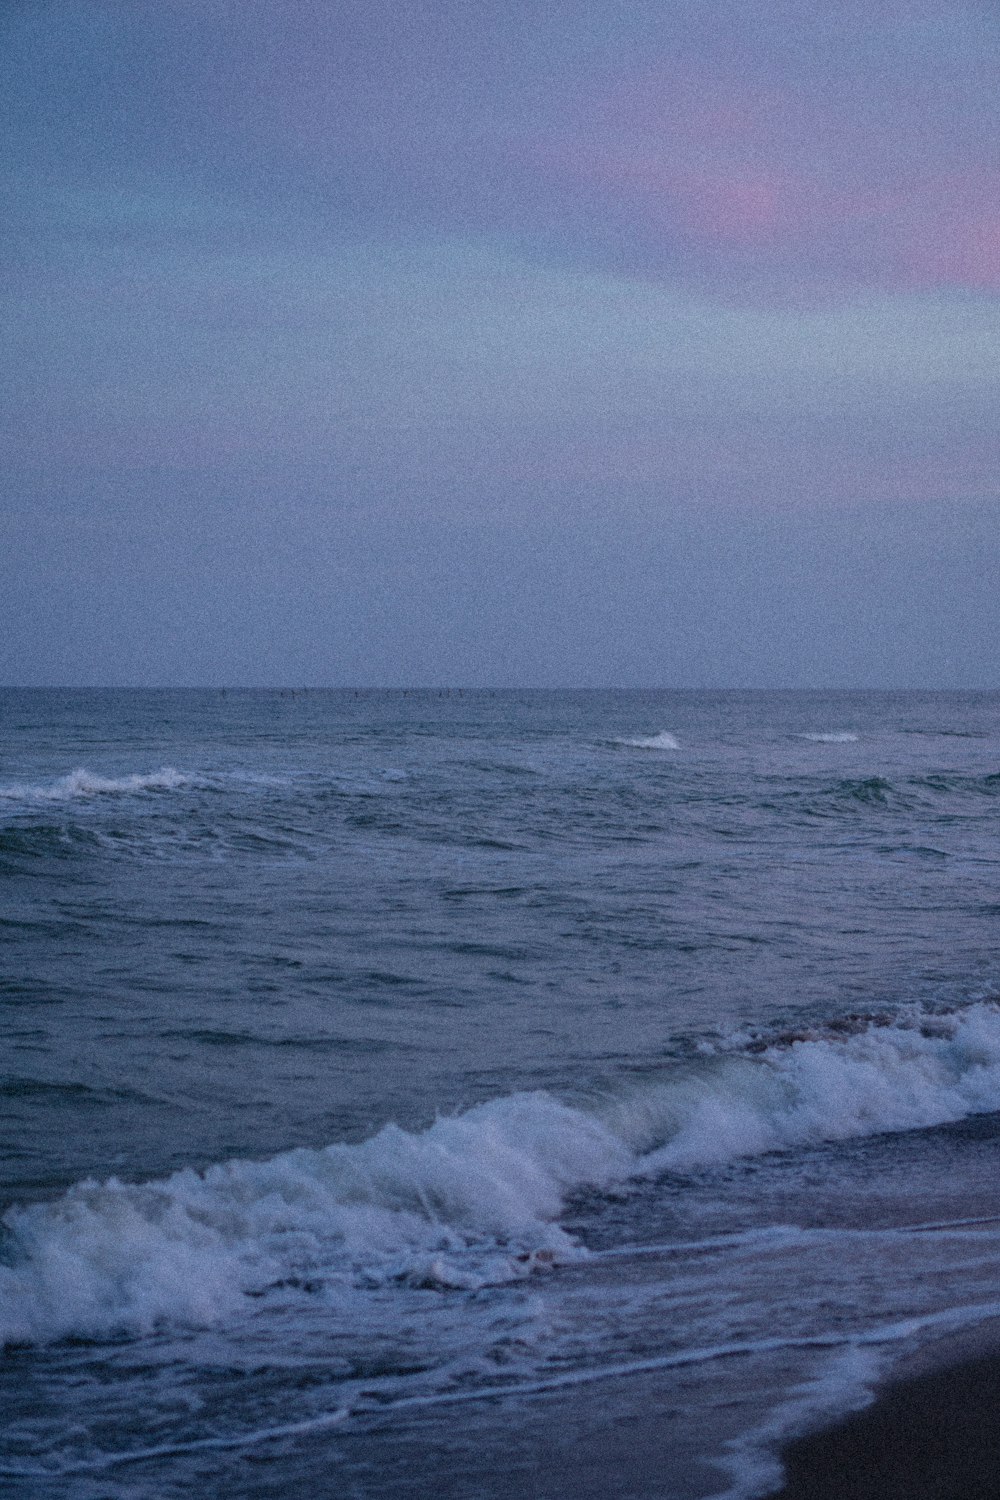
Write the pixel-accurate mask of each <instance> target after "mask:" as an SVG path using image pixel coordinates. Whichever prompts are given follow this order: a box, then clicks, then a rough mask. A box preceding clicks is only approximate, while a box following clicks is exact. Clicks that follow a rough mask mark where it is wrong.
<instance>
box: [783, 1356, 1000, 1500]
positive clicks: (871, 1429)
mask: <svg viewBox="0 0 1000 1500" xmlns="http://www.w3.org/2000/svg"><path fill="white" fill-rule="evenodd" d="M998 1414H1000V1355H996V1354H991V1355H980V1356H977V1357H976V1358H973V1359H968V1360H965V1361H963V1362H962V1363H960V1364H955V1365H949V1366H946V1367H944V1368H939V1369H935V1370H931V1371H928V1372H925V1373H922V1374H919V1375H915V1376H913V1377H912V1378H910V1379H907V1380H901V1381H898V1382H894V1383H893V1384H891V1385H888V1386H886V1387H885V1389H884V1390H883V1391H882V1393H881V1394H880V1395H879V1396H878V1397H877V1399H876V1400H875V1402H874V1403H873V1404H872V1405H871V1406H870V1407H868V1408H867V1409H866V1410H865V1411H862V1412H857V1413H855V1414H854V1415H853V1416H851V1417H848V1418H846V1419H845V1420H844V1421H843V1422H841V1423H838V1424H837V1425H836V1426H834V1427H831V1428H828V1429H826V1430H825V1431H822V1432H818V1433H813V1434H811V1435H809V1436H808V1437H804V1438H800V1439H799V1440H797V1441H796V1442H794V1443H792V1444H791V1445H790V1446H789V1447H788V1449H786V1451H785V1454H784V1461H785V1465H786V1468H787V1474H788V1478H787V1482H786V1484H785V1487H784V1489H782V1490H781V1491H780V1492H779V1493H778V1496H776V1497H774V1500H996V1497H997V1495H998V1494H1000V1423H998V1421H997V1417H998Z"/></svg>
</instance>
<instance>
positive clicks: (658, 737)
mask: <svg viewBox="0 0 1000 1500" xmlns="http://www.w3.org/2000/svg"><path fill="white" fill-rule="evenodd" d="M618 743H619V745H629V746H631V747H632V749H634V750H679V749H680V748H681V747H680V743H679V741H678V740H677V738H676V736H675V735H672V734H670V733H669V731H668V730H666V729H661V730H660V733H659V734H649V735H643V736H639V737H637V738H635V739H627V740H619V741H618Z"/></svg>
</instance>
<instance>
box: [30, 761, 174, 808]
mask: <svg viewBox="0 0 1000 1500" xmlns="http://www.w3.org/2000/svg"><path fill="white" fill-rule="evenodd" d="M192 781H193V778H192V777H191V776H188V775H185V774H184V773H183V772H181V771H177V770H175V769H174V767H173V766H161V767H160V768H159V770H157V771H147V772H145V773H140V774H137V775H131V776H98V775H97V774H96V773H95V772H94V771H88V770H86V769H85V768H84V767H82V766H80V767H78V768H77V769H76V770H75V771H70V772H69V773H68V774H67V775H66V776H60V777H59V779H58V780H57V781H54V782H51V783H50V784H49V785H48V786H35V785H28V784H20V785H19V784H17V783H15V784H14V785H12V786H4V787H0V797H4V798H7V799H8V800H10V801H17V802H65V801H68V800H70V799H72V798H75V797H99V796H122V795H131V794H134V793H136V792H172V791H176V790H177V789H178V788H180V787H184V786H190V785H191V783H192Z"/></svg>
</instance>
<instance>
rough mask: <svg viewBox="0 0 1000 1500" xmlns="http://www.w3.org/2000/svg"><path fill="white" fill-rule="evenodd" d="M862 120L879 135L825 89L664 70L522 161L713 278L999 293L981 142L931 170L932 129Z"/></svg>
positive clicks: (997, 207) (992, 202)
mask: <svg viewBox="0 0 1000 1500" xmlns="http://www.w3.org/2000/svg"><path fill="white" fill-rule="evenodd" d="M875 113H876V117H877V118H878V120H879V121H880V128H878V129H876V128H875V123H874V120H873V119H872V118H869V119H868V120H862V119H861V118H859V117H856V115H855V114H854V113H853V112H852V101H851V100H849V99H847V98H844V99H843V100H837V99H836V98H835V97H831V94H830V92H829V91H827V93H826V95H825V96H824V97H823V98H822V99H811V98H810V97H809V96H808V95H807V94H805V93H804V92H803V91H802V90H801V89H791V88H788V89H786V90H784V91H782V90H781V89H779V88H778V87H776V86H775V85H774V84H768V85H767V86H760V87H757V86H755V85H754V84H753V82H752V81H746V80H733V79H719V78H699V77H695V76H693V75H692V74H690V73H689V72H686V71H685V70H683V69H669V70H664V71H661V72H660V73H658V74H657V75H656V76H655V77H649V76H647V77H644V78H641V79H637V80H635V81H633V82H632V83H627V82H623V83H621V84H619V85H618V86H617V87H616V88H615V89H614V90H613V91H611V92H610V93H608V94H607V95H606V96H605V97H604V98H602V99H600V100H598V101H597V102H596V103H594V104H593V105H592V106H591V107H590V108H589V109H588V110H587V111H586V112H585V113H584V115H583V117H582V118H577V119H576V120H574V121H572V122H570V123H569V128H567V129H566V130H564V131H562V132H560V134H559V135H558V136H555V137H549V138H547V139H542V140H540V141H537V142H536V144H535V148H534V155H535V159H536V162H537V163H538V164H540V165H541V166H542V168H543V170H544V171H547V172H548V173H550V174H553V175H555V176H556V177H558V178H559V179H560V180H561V182H562V183H563V185H566V184H572V183H573V182H575V183H577V184H578V185H579V187H580V188H582V189H583V190H584V191H585V192H586V193H587V194H588V195H589V196H590V197H591V199H592V200H596V201H595V204H594V211H595V212H597V213H600V212H601V211H602V207H603V211H605V212H607V213H609V214H612V215H613V216H614V220H615V222H616V223H618V224H620V225H621V226H622V229H623V232H624V233H625V234H627V233H628V230H629V228H630V227H631V228H633V229H634V230H635V232H636V233H637V234H639V235H640V236H642V237H643V239H644V241H645V242H646V243H648V242H649V241H650V240H654V241H655V240H656V239H659V240H660V242H661V243H662V245H663V248H664V255H665V259H669V260H671V261H673V262H676V258H677V256H678V254H680V255H681V256H683V257H686V258H687V259H688V260H689V262H690V263H691V264H692V265H693V266H695V267H696V268H697V267H698V266H699V265H700V264H701V263H702V262H703V261H704V260H706V259H707V261H708V262H709V263H710V264H712V265H714V267H715V268H716V270H720V271H722V270H724V268H725V265H726V262H727V260H728V259H729V258H732V257H735V258H736V259H735V262H734V263H738V264H739V265H741V266H743V267H744V268H745V267H746V266H747V264H748V263H749V264H750V265H751V266H756V268H757V269H759V270H760V271H762V272H767V271H771V272H774V273H777V274H783V275H792V276H798V277H800V278H801V279H802V281H803V282H804V283H806V284H809V283H815V282H817V281H818V282H821V283H824V284H830V283H834V284H837V283H841V284H843V283H847V284H860V285H866V286H878V287H882V288H886V289H890V290H891V289H895V288H899V289H911V288H913V287H922V288H934V287H960V288H969V289H975V290H983V289H987V290H995V289H997V288H1000V173H998V172H997V171H996V170H995V169H993V168H992V164H991V163H990V162H988V161H987V160H985V159H984V158H982V157H981V153H982V151H983V149H984V145H983V143H981V142H979V141H977V140H976V139H975V136H974V133H973V132H972V130H971V129H969V130H962V129H957V130H956V131H955V132H954V134H953V135H952V136H951V137H950V138H949V139H948V140H946V141H943V142H942V143H941V146H940V150H941V154H942V157H943V158H944V159H943V160H936V159H935V157H934V154H933V152H934V148H935V141H934V132H933V130H917V129H916V128H915V126H914V120H913V119H912V118H911V117H908V116H907V115H906V114H901V117H900V118H898V119H896V118H894V117H893V116H892V112H891V111H885V110H881V111H876V112H875ZM963 137H964V138H963ZM929 143H930V144H929Z"/></svg>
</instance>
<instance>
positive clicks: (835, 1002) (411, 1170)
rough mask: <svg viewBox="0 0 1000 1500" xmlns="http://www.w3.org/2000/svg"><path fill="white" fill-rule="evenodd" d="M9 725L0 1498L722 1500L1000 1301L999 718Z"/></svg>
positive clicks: (929, 705)
mask: <svg viewBox="0 0 1000 1500" xmlns="http://www.w3.org/2000/svg"><path fill="white" fill-rule="evenodd" d="M0 714H2V720H0V727H2V746H3V754H2V761H0V880H2V889H3V897H4V899H3V906H2V911H0V936H2V941H3V964H2V969H0V1004H2V1006H3V1008H4V1023H5V1024H4V1028H3V1037H4V1041H3V1044H2V1045H3V1054H2V1057H0V1134H2V1142H3V1153H2V1159H3V1162H4V1191H3V1201H4V1202H5V1203H6V1204H7V1205H8V1208H7V1213H6V1215H5V1219H4V1238H3V1242H2V1246H0V1333H2V1336H3V1339H4V1341H5V1344H6V1352H5V1354H4V1355H3V1356H2V1360H0V1386H2V1387H3V1409H4V1410H5V1411H6V1413H7V1414H8V1420H7V1422H6V1427H5V1433H4V1438H3V1447H2V1453H0V1476H2V1477H3V1478H4V1480H5V1482H6V1483H7V1484H8V1485H11V1486H13V1487H14V1492H16V1493H18V1494H22V1493H23V1494H24V1495H26V1496H31V1497H32V1500H34V1497H36V1496H37V1497H42V1496H45V1497H49V1496H60V1497H66V1500H84V1497H85V1500H96V1497H98V1496H100V1497H106V1496H119V1495H120V1496H144V1495H149V1496H157V1497H161V1496H169V1495H172V1494H177V1495H180V1494H181V1493H182V1491H187V1492H189V1493H190V1492H193V1493H197V1494H199V1495H200V1496H219V1497H222V1496H244V1495H245V1496H252V1495H253V1496H256V1495H265V1494H272V1493H273V1494H279V1493H296V1492H299V1491H300V1490H302V1489H303V1488H304V1487H305V1486H306V1485H308V1486H309V1487H310V1488H311V1489H313V1490H315V1491H318V1493H321V1494H322V1493H330V1494H334V1493H336V1494H338V1495H357V1496H376V1495H377V1496H393V1495H400V1496H402V1495H412V1496H420V1495H430V1494H434V1495H448V1494H454V1495H455V1496H456V1497H458V1496H463V1497H467V1496H470V1495H473V1494H477V1495H478V1494H482V1495H492V1494H496V1495H501V1494H504V1495H516V1494H524V1495H526V1496H527V1495H543V1494H547V1493H552V1494H556V1493H565V1492H566V1484H567V1482H568V1481H567V1480H566V1474H567V1472H569V1470H570V1469H572V1468H573V1466H574V1465H575V1470H574V1473H575V1478H574V1479H573V1481H572V1484H571V1486H570V1487H571V1488H573V1489H574V1490H575V1492H577V1493H580V1494H584V1493H592V1494H594V1495H600V1494H611V1493H617V1494H626V1493H629V1494H635V1495H654V1494H664V1495H671V1496H676V1497H678V1500H684V1497H685V1496H688V1495H690V1496H696V1495H709V1494H719V1493H721V1492H723V1491H725V1490H726V1489H727V1487H729V1488H730V1490H731V1493H733V1494H734V1495H739V1496H751V1495H753V1494H755V1493H761V1492H762V1491H764V1490H766V1488H767V1487H768V1485H769V1484H770V1483H772V1482H773V1480H774V1478H775V1475H776V1473H777V1471H776V1469H775V1467H774V1462H773V1459H772V1458H771V1457H770V1454H771V1452H772V1450H773V1447H774V1444H775V1442H776V1441H777V1440H778V1439H779V1438H780V1437H781V1436H782V1435H784V1434H785V1433H787V1432H789V1431H792V1430H796V1429H797V1428H798V1427H801V1426H802V1425H803V1424H804V1423H808V1422H810V1421H812V1420H815V1418H816V1416H817V1415H818V1414H823V1413H825V1412H832V1411H835V1410H838V1409H841V1408H842V1407H844V1406H846V1405H850V1404H852V1403H856V1402H857V1401H859V1400H860V1399H863V1395H864V1392H865V1390H866V1388H867V1386H868V1385H869V1384H870V1382H871V1380H872V1379H873V1378H875V1377H876V1375H877V1374H878V1373H879V1371H880V1370H881V1369H884V1368H885V1367H886V1366H887V1364H890V1363H891V1362H892V1361H893V1360H894V1359H896V1358H897V1357H899V1356H900V1355H902V1354H905V1353H908V1352H910V1351H912V1350H913V1348H915V1347H918V1346H919V1345H920V1343H921V1342H922V1341H925V1340H928V1339H931V1338H933V1337H937V1336H939V1335H940V1333H942V1332H947V1331H949V1330H953V1329H954V1330H957V1331H961V1330H962V1329H972V1328H975V1327H980V1326H982V1325H983V1324H984V1323H986V1322H988V1321H989V1320H990V1319H992V1318H994V1317H996V1316H997V1315H998V1313H1000V1296H998V1293H997V1284H998V1283H997V1269H998V1256H1000V1192H998V1190H997V1187H996V1182H997V1174H996V1170H995V1169H996V1161H997V1131H998V1129H1000V1113H998V1111H1000V1005H998V1004H997V1002H996V1000H995V998H994V997H995V996H997V995H998V994H1000V963H998V958H997V941H996V939H997V929H998V918H1000V897H998V895H997V891H998V880H997V876H998V871H1000V859H998V844H997V832H998V821H1000V695H998V694H944V693H939V694H910V693H899V694H878V693H864V694H850V693H830V694H818V693H817V694H810V693H497V694H490V693H477V694H457V693H453V694H450V695H449V694H436V693H389V692H385V693H374V692H372V693H359V694H354V693H336V692H334V693H319V692H303V693H294V694H293V693H277V692H274V693H268V692H230V693H225V694H223V693H210V692H203V693H200V692H138V691H137V692H52V691H37V692H30V691H12V690H8V691H5V692H4V693H3V694H2V695H0ZM560 1484H562V1490H560V1488H559V1486H560ZM588 1486H589V1488H588Z"/></svg>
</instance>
